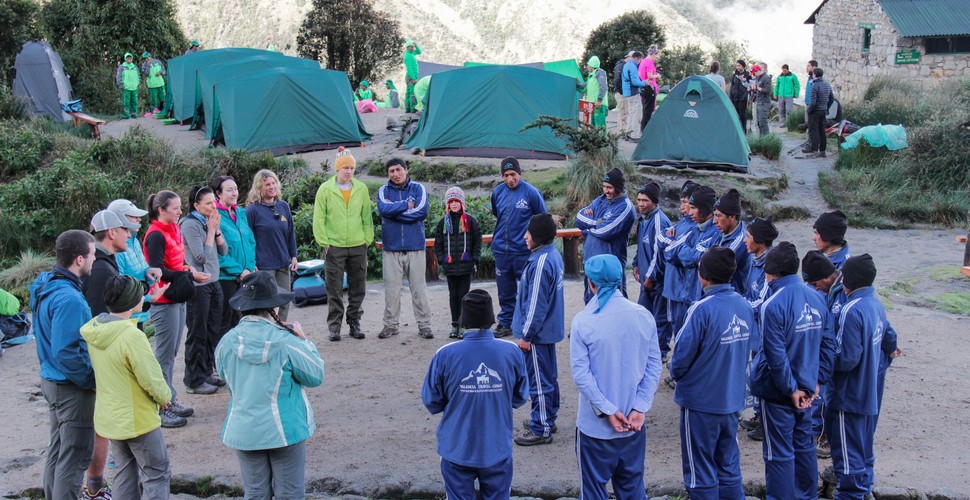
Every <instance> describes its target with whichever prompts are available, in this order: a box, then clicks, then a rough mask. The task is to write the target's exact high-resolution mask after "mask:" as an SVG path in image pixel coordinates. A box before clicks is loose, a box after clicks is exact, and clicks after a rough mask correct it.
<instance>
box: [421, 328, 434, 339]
mask: <svg viewBox="0 0 970 500" xmlns="http://www.w3.org/2000/svg"><path fill="white" fill-rule="evenodd" d="M418 336H419V337H421V338H423V339H433V338H434V334H433V333H431V327H427V326H424V327H421V328H418Z"/></svg>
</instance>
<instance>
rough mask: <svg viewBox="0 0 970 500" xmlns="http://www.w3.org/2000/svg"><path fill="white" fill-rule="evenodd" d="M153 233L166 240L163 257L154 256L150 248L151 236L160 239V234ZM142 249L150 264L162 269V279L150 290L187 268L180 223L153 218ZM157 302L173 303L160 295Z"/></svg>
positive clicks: (150, 289)
mask: <svg viewBox="0 0 970 500" xmlns="http://www.w3.org/2000/svg"><path fill="white" fill-rule="evenodd" d="M153 234H158V235H161V237H162V239H163V241H164V249H165V252H164V254H163V255H162V256H161V257H162V258H161V259H158V257H157V256H152V252H151V251H150V250H149V246H150V245H149V244H148V239H149V237H152V239H153V240H157V239H158V236H154V237H153V236H152V235H153ZM142 249H143V250H144V252H145V255H146V256H147V258H148V265H150V266H153V267H157V268H159V269H161V270H162V279H160V280H158V281H156V282H155V284H153V285H152V286H151V288H149V292H151V291H152V290H154V289H155V288H156V287H159V286H162V285H164V284H165V283H166V282H169V281H171V280H172V279H173V278H174V275H175V273H178V272H182V271H183V270H184V269H185V247H184V246H183V243H182V230H181V229H180V228H179V226H178V224H163V223H162V222H160V221H158V220H153V221H152V223H151V224H150V225H149V226H148V230H147V231H145V239H144V242H143V248H142ZM155 302H157V303H159V304H171V303H172V301H171V300H169V299H167V298H165V297H159V298H158V299H156V300H155Z"/></svg>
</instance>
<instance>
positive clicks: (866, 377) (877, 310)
mask: <svg viewBox="0 0 970 500" xmlns="http://www.w3.org/2000/svg"><path fill="white" fill-rule="evenodd" d="M848 298H849V302H848V303H846V304H845V305H844V306H843V307H842V311H841V313H840V314H839V321H838V323H837V324H836V336H835V338H836V342H837V346H838V347H837V348H838V351H837V353H836V355H835V366H834V367H833V368H834V371H833V373H832V382H831V383H830V384H828V387H827V388H826V391H825V399H826V404H827V405H828V406H829V408H831V409H833V410H842V411H847V412H851V413H858V414H861V415H877V414H878V413H879V400H878V397H877V392H876V384H877V381H878V376H879V367H880V364H881V363H882V359H883V349H882V347H883V346H882V344H883V337H884V335H885V334H886V329H887V327H888V326H889V321H888V320H887V319H886V309H885V308H884V307H883V305H882V303H881V302H879V298H878V297H876V294H875V288H873V287H871V286H869V287H865V288H860V289H858V290H853V291H852V293H850V294H849V297H848Z"/></svg>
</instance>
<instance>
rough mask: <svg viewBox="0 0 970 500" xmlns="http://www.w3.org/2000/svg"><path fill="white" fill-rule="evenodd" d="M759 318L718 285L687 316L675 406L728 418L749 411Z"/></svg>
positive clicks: (678, 349) (675, 373) (674, 360)
mask: <svg viewBox="0 0 970 500" xmlns="http://www.w3.org/2000/svg"><path fill="white" fill-rule="evenodd" d="M755 328H756V325H755V322H754V313H753V312H752V310H751V306H750V305H748V302H747V301H746V300H744V297H742V296H741V295H739V294H738V293H737V292H735V291H734V290H733V289H732V288H731V285H730V284H723V285H712V286H710V287H708V288H707V289H706V290H705V291H704V297H703V298H702V299H701V300H699V301H697V302H695V303H694V305H692V306H691V307H690V309H688V311H687V319H686V320H685V321H684V327H683V328H681V329H680V331H679V332H677V338H676V339H675V341H674V346H675V348H674V350H673V353H672V355H671V358H670V376H671V377H672V378H673V379H674V380H676V381H677V389H675V390H674V402H675V403H677V404H678V405H680V406H681V407H683V408H687V409H690V410H696V411H701V412H704V413H714V414H718V415H724V414H728V413H736V412H738V411H741V410H742V409H743V408H744V382H745V370H746V367H747V365H748V356H749V348H748V339H749V338H750V336H751V332H752V330H754V329H755Z"/></svg>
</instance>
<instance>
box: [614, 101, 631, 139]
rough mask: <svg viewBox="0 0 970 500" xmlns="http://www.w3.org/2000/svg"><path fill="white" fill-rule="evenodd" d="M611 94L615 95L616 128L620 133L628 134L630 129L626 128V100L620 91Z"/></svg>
mask: <svg viewBox="0 0 970 500" xmlns="http://www.w3.org/2000/svg"><path fill="white" fill-rule="evenodd" d="M613 96H614V97H616V111H617V113H619V116H618V117H617V120H616V129H617V130H618V131H619V132H620V133H621V134H628V133H630V131H629V130H627V128H626V114H627V110H626V100H624V99H623V94H621V93H616V94H613Z"/></svg>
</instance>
